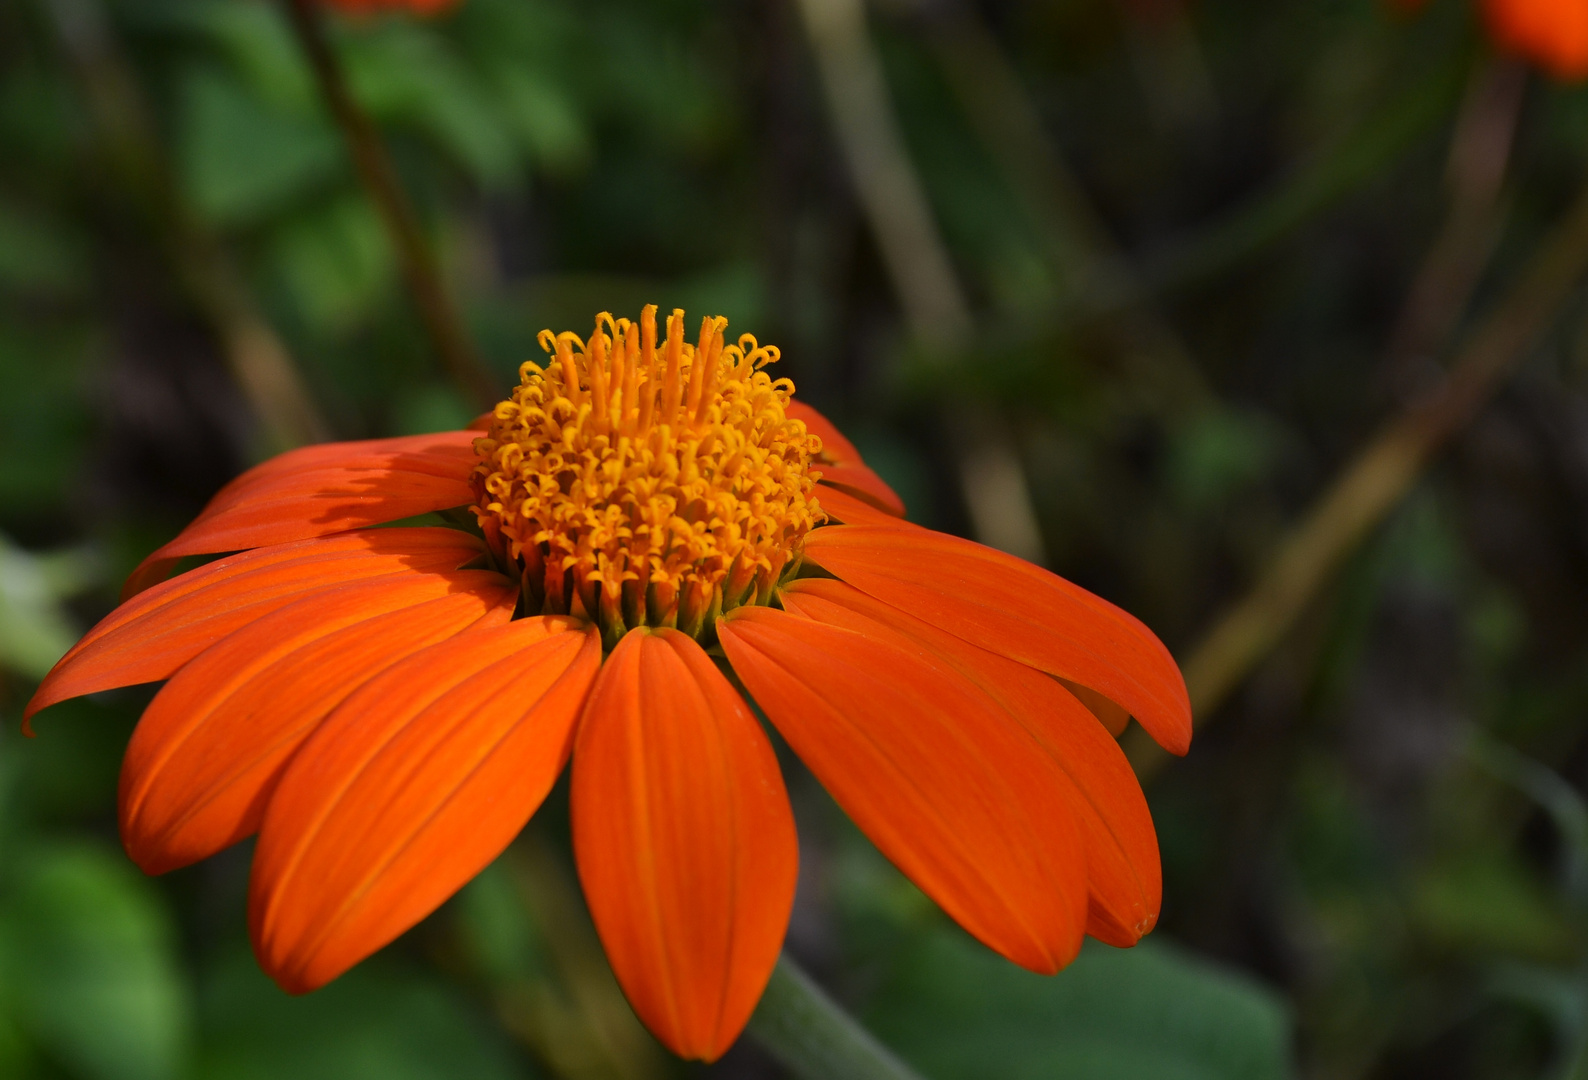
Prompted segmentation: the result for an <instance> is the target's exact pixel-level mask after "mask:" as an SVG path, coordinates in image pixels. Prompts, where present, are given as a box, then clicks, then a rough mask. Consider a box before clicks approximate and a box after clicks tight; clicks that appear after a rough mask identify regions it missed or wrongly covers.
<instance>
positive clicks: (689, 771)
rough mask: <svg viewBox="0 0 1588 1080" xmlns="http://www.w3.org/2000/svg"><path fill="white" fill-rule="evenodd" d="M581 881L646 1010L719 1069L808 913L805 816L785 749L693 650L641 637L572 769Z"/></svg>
mask: <svg viewBox="0 0 1588 1080" xmlns="http://www.w3.org/2000/svg"><path fill="white" fill-rule="evenodd" d="M572 799H573V840H574V850H575V853H576V854H577V855H578V858H579V878H580V880H581V881H582V882H583V884H584V893H585V898H586V900H587V901H588V902H589V905H590V914H591V916H592V917H593V918H594V919H595V924H596V929H597V930H598V931H599V932H600V934H601V941H602V944H604V945H605V946H606V952H607V957H608V959H610V960H611V962H612V970H613V971H614V972H616V973H617V977H618V982H619V983H621V984H622V986H623V992H624V993H625V994H627V995H628V999H629V1002H630V1004H632V1005H633V1006H634V1011H635V1012H636V1013H638V1014H639V1016H640V1019H642V1020H644V1021H645V1023H646V1026H648V1027H649V1028H650V1029H651V1031H653V1032H655V1034H656V1036H657V1038H659V1039H661V1040H662V1042H664V1043H665V1044H667V1046H668V1047H669V1048H671V1049H672V1050H673V1051H674V1052H675V1053H677V1054H678V1055H679V1056H681V1057H686V1058H700V1059H702V1060H705V1061H712V1060H715V1059H716V1058H717V1057H718V1056H720V1055H721V1054H722V1052H723V1051H724V1050H726V1049H727V1048H728V1047H729V1046H730V1045H732V1043H733V1041H734V1039H735V1038H737V1037H738V1035H739V1031H740V1029H742V1028H743V1027H744V1025H745V1022H746V1021H747V1020H749V1018H750V1012H751V1010H752V1009H754V1008H755V1003H756V1002H757V1001H758V1000H759V999H760V997H761V991H762V990H764V989H765V988H766V982H767V979H769V978H770V977H771V975H772V967H773V965H774V964H776V962H777V955H778V950H779V949H780V948H781V947H782V944H783V934H784V931H785V930H786V929H787V927H788V917H789V911H790V910H791V908H792V907H793V904H794V883H795V878H796V877H797V876H798V852H797V846H796V842H795V837H794V818H793V815H792V813H791V812H790V810H789V805H788V796H787V794H786V793H785V792H784V790H783V778H782V774H781V773H780V772H779V771H778V765H777V758H776V756H775V755H774V754H773V753H772V746H771V743H769V742H768V741H767V737H766V735H765V734H764V733H763V732H762V731H761V728H760V726H759V725H758V724H757V723H756V721H755V718H754V717H753V716H751V714H750V710H749V708H748V706H746V705H745V703H744V700H743V699H742V698H741V697H740V696H739V695H738V693H737V692H736V691H735V690H734V689H733V687H732V686H730V685H729V684H728V681H727V679H725V678H723V676H722V673H721V672H720V671H718V670H717V668H716V666H715V665H714V664H713V663H712V661H711V659H710V658H709V657H707V656H706V654H705V653H704V652H703V651H702V650H701V648H700V646H699V645H697V644H695V642H694V640H693V639H691V638H689V637H688V636H686V635H684V634H681V633H679V632H677V631H675V630H655V631H652V630H646V629H643V628H642V629H637V630H631V631H630V632H629V633H628V635H627V636H625V637H624V638H623V640H622V641H620V642H619V643H618V646H617V648H615V649H614V650H613V651H612V655H611V657H610V658H608V660H607V662H606V665H605V666H604V667H603V668H602V670H601V676H600V678H599V679H597V680H596V685H595V689H594V690H592V691H591V694H590V704H589V706H588V708H587V709H586V712H585V717H584V720H583V721H582V722H581V724H580V726H579V739H578V743H577V745H576V747H575V752H574V762H573V792H572Z"/></svg>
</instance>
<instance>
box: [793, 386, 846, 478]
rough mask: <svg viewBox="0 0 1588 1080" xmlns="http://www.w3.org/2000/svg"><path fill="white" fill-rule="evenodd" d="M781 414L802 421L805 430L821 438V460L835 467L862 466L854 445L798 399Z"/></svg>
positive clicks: (825, 418)
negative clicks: (829, 462)
mask: <svg viewBox="0 0 1588 1080" xmlns="http://www.w3.org/2000/svg"><path fill="white" fill-rule="evenodd" d="M783 413H784V415H785V416H787V417H788V418H789V419H790V420H803V421H804V422H805V430H806V431H809V432H810V433H811V434H813V435H819V436H821V440H822V458H823V460H826V461H831V462H832V463H834V464H835V465H862V464H864V462H862V461H861V460H860V451H859V450H856V449H855V444H854V443H852V442H850V441H849V440H848V439H846V438H844V434H843V432H841V431H839V430H838V428H837V426H836V425H834V424H833V422H832V421H831V420H829V419H827V417H825V416H823V415H822V414H821V413H819V412H817V411H816V410H815V409H813V408H811V407H810V406H809V405H807V404H805V403H804V402H803V401H799V400H798V399H791V400H790V401H789V403H788V405H787V407H786V408H784V410H783Z"/></svg>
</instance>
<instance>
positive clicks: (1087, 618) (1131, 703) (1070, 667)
mask: <svg viewBox="0 0 1588 1080" xmlns="http://www.w3.org/2000/svg"><path fill="white" fill-rule="evenodd" d="M805 557H806V558H807V559H809V560H810V561H812V562H814V563H816V564H817V565H819V566H821V567H822V568H823V569H825V570H827V571H829V572H830V573H832V574H833V575H835V576H836V577H838V578H840V579H841V580H843V581H847V582H849V583H850V584H851V585H853V586H855V587H856V588H858V589H860V590H861V591H862V592H865V593H869V594H870V595H872V596H874V597H876V598H877V599H879V600H882V601H884V602H885V603H888V604H892V605H893V606H894V607H897V608H899V609H900V610H902V611H906V612H908V613H909V614H911V615H914V616H916V617H917V618H919V619H922V620H924V621H926V622H928V623H931V624H932V625H934V626H938V627H941V628H942V629H944V630H947V631H949V632H950V633H952V634H955V635H957V636H958V637H962V638H964V639H965V640H966V641H969V642H971V643H973V644H976V645H980V646H981V647H982V648H984V649H988V650H990V651H992V652H995V653H998V654H999V655H1001V656H1007V657H1009V658H1010V659H1012V660H1018V661H1020V662H1021V663H1023V664H1029V665H1031V666H1032V667H1034V668H1038V669H1039V670H1042V671H1046V672H1048V673H1049V674H1051V675H1057V676H1059V677H1060V678H1062V679H1068V680H1071V681H1073V682H1076V683H1079V684H1080V685H1082V686H1086V687H1090V688H1091V689H1093V690H1096V691H1097V692H1098V693H1100V694H1102V695H1104V696H1105V697H1107V698H1108V699H1109V700H1111V701H1114V702H1117V703H1118V704H1119V705H1121V706H1122V707H1123V708H1124V709H1126V710H1127V711H1128V712H1129V713H1130V715H1132V716H1134V717H1135V718H1136V719H1137V721H1139V722H1140V723H1141V726H1142V727H1144V728H1146V729H1147V732H1148V734H1150V735H1151V736H1152V737H1153V738H1154V739H1156V740H1157V741H1158V743H1159V744H1160V745H1162V746H1163V748H1164V749H1166V750H1168V751H1170V752H1171V753H1175V754H1184V753H1185V752H1186V751H1187V750H1188V749H1190V746H1191V703H1190V700H1189V699H1188V698H1187V697H1186V690H1185V680H1184V679H1183V678H1181V676H1180V669H1179V668H1178V667H1176V666H1175V662H1174V658H1173V657H1171V656H1170V655H1169V650H1168V649H1166V648H1164V646H1163V643H1162V642H1161V641H1159V640H1158V639H1157V637H1155V636H1154V635H1153V632H1152V631H1151V630H1149V629H1147V627H1146V626H1144V625H1143V624H1142V623H1141V622H1140V620H1138V619H1137V618H1136V617H1135V616H1133V615H1130V614H1129V613H1127V612H1125V611H1123V610H1121V609H1120V608H1117V607H1115V606H1114V605H1113V604H1110V603H1109V602H1108V601H1107V600H1104V599H1102V598H1101V597H1098V596H1093V595H1092V594H1091V593H1089V592H1087V591H1086V590H1085V589H1082V588H1081V587H1080V586H1078V585H1074V584H1071V583H1070V582H1068V581H1065V580H1064V579H1063V578H1061V577H1059V576H1058V575H1057V574H1052V573H1049V572H1048V571H1046V570H1044V569H1042V568H1041V567H1038V566H1033V565H1031V564H1030V563H1028V562H1026V561H1025V560H1023V559H1017V558H1015V557H1014V556H1013V555H1006V554H1005V553H1003V552H1001V551H996V550H994V549H992V548H989V547H984V546H982V545H981V544H975V543H972V542H971V541H969V540H962V539H960V538H959V537H957V536H947V535H945V534H943V533H938V532H932V531H931V530H929V529H899V528H886V527H880V526H873V525H845V526H835V527H830V528H823V529H816V530H814V531H813V532H812V533H811V534H810V535H809V536H808V537H807V538H806V540H805Z"/></svg>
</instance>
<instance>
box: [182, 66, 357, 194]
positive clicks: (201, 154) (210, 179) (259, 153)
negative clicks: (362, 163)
mask: <svg viewBox="0 0 1588 1080" xmlns="http://www.w3.org/2000/svg"><path fill="white" fill-rule="evenodd" d="M180 145H181V163H182V176H183V181H184V184H185V186H186V188H187V190H188V192H189V194H190V195H191V197H192V199H193V201H194V203H195V205H196V206H197V207H198V209H199V210H200V212H202V213H203V214H205V215H207V216H208V217H210V218H212V219H214V220H215V221H217V222H220V223H223V224H233V225H235V224H242V223H247V222H252V221H258V220H260V219H261V218H263V217H264V216H266V215H267V214H269V213H271V212H272V211H275V210H278V209H280V208H281V207H282V206H283V205H284V204H286V203H288V202H290V201H291V200H292V199H294V198H296V197H299V196H301V195H302V194H303V193H304V192H306V191H308V190H310V189H311V188H313V187H314V186H315V185H317V184H321V183H323V182H324V181H325V180H326V179H327V178H328V177H332V176H335V175H336V172H337V170H338V168H339V167H340V164H341V162H342V158H343V154H342V148H341V145H340V144H339V142H338V141H337V137H336V133H335V132H334V131H333V130H332V129H331V128H330V127H328V126H326V125H324V124H321V123H316V122H315V121H314V119H313V118H306V117H302V116H297V115H294V114H292V113H290V112H283V111H281V110H279V109H277V108H273V107H270V106H268V105H266V104H265V103H264V102H262V101H260V100H259V99H258V98H256V97H254V96H252V95H251V94H249V93H248V91H246V90H245V89H244V88H243V87H242V86H241V85H240V84H239V83H237V82H236V81H234V80H233V79H231V78H230V77H228V76H226V75H223V74H221V73H219V72H217V71H215V70H213V69H211V68H208V67H201V68H197V69H195V70H194V71H192V72H190V73H189V74H188V76H187V78H186V80H185V81H184V82H183V86H182V121H181V144H180Z"/></svg>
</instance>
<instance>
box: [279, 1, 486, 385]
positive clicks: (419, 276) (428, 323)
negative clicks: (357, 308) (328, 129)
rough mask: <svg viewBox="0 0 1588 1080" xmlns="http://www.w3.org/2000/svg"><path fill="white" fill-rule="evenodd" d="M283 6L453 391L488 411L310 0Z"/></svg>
mask: <svg viewBox="0 0 1588 1080" xmlns="http://www.w3.org/2000/svg"><path fill="white" fill-rule="evenodd" d="M286 8H287V13H288V15H289V16H290V18H291V22H292V27H293V29H294V30H295V31H296V32H297V35H298V42H299V44H300V45H301V46H302V47H303V52H304V55H305V56H306V57H307V58H308V60H309V66H310V67H312V68H313V69H314V75H315V79H316V80H317V81H318V82H319V84H320V92H321V94H322V95H324V97H325V103H326V105H327V107H329V108H330V110H331V115H332V117H333V118H334V119H335V120H336V124H337V126H338V127H339V128H341V129H342V135H343V137H344V138H345V139H346V140H347V146H348V150H349V151H350V152H351V153H352V155H353V163H354V165H355V166H356V167H357V169H358V176H359V179H360V180H361V181H362V182H363V184H364V188H365V190H366V191H367V192H368V194H369V197H370V198H371V199H372V200H374V203H375V207H376V209H377V210H378V211H379V212H380V216H381V220H382V221H384V222H385V224H386V231H387V232H388V233H390V235H391V239H392V243H393V244H394V245H395V246H396V248H397V257H398V260H399V261H400V262H401V264H402V270H403V277H404V278H405V279H407V282H408V290H409V292H411V293H412V294H413V298H414V302H415V303H416V304H417V306H418V308H419V316H420V318H421V319H422V320H423V321H424V325H425V330H426V332H427V333H428V334H429V335H430V341H431V344H432V345H434V347H435V350H436V353H437V354H438V355H439V356H440V357H441V362H442V363H443V364H444V365H445V367H446V369H447V371H448V373H449V374H450V375H451V376H452V378H453V380H454V381H455V382H456V383H457V384H458V387H459V389H461V390H462V391H463V392H464V394H466V395H467V396H468V397H469V398H470V399H472V400H473V401H474V402H475V403H477V404H479V405H480V406H481V407H482V408H489V407H490V406H491V405H494V404H495V403H496V400H497V399H498V398H499V397H500V396H501V395H500V394H499V393H498V392H497V391H498V387H497V385H496V380H495V379H493V378H492V377H491V374H490V372H488V371H487V370H486V369H485V367H484V365H483V364H481V362H480V357H479V354H478V353H477V352H476V351H475V348H474V343H473V341H472V340H471V339H470V337H469V335H468V332H467V331H466V330H465V329H464V326H463V320H462V319H461V318H460V317H459V316H458V310H457V308H456V307H455V306H454V305H453V304H452V301H451V300H450V299H449V298H448V296H447V293H446V290H445V289H444V288H443V287H442V284H441V271H440V268H439V267H438V266H437V264H436V259H435V255H434V254H433V253H432V252H431V250H430V246H429V244H427V243H426V241H425V236H424V232H423V230H422V229H421V228H420V224H419V215H418V214H417V213H415V211H414V207H413V204H412V203H411V202H410V201H409V200H408V197H407V195H406V194H405V193H404V192H403V189H402V185H401V183H399V182H398V179H397V170H396V168H395V167H393V165H392V161H391V157H390V155H388V154H387V153H386V147H385V146H384V145H383V144H382V143H381V141H380V135H379V133H377V132H376V130H375V125H374V124H373V123H372V122H371V121H370V118H369V117H368V116H367V115H366V114H365V112H364V110H363V109H362V108H360V106H359V104H358V102H357V101H356V100H354V98H353V94H352V92H351V91H350V90H349V89H348V85H347V79H346V78H345V77H344V75H343V72H342V66H341V64H340V63H339V62H338V60H337V57H336V53H335V52H334V51H333V50H332V49H331V43H330V41H329V40H328V39H327V38H326V34H325V25H324V23H323V22H322V20H321V15H320V11H319V8H318V6H317V0H286Z"/></svg>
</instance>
